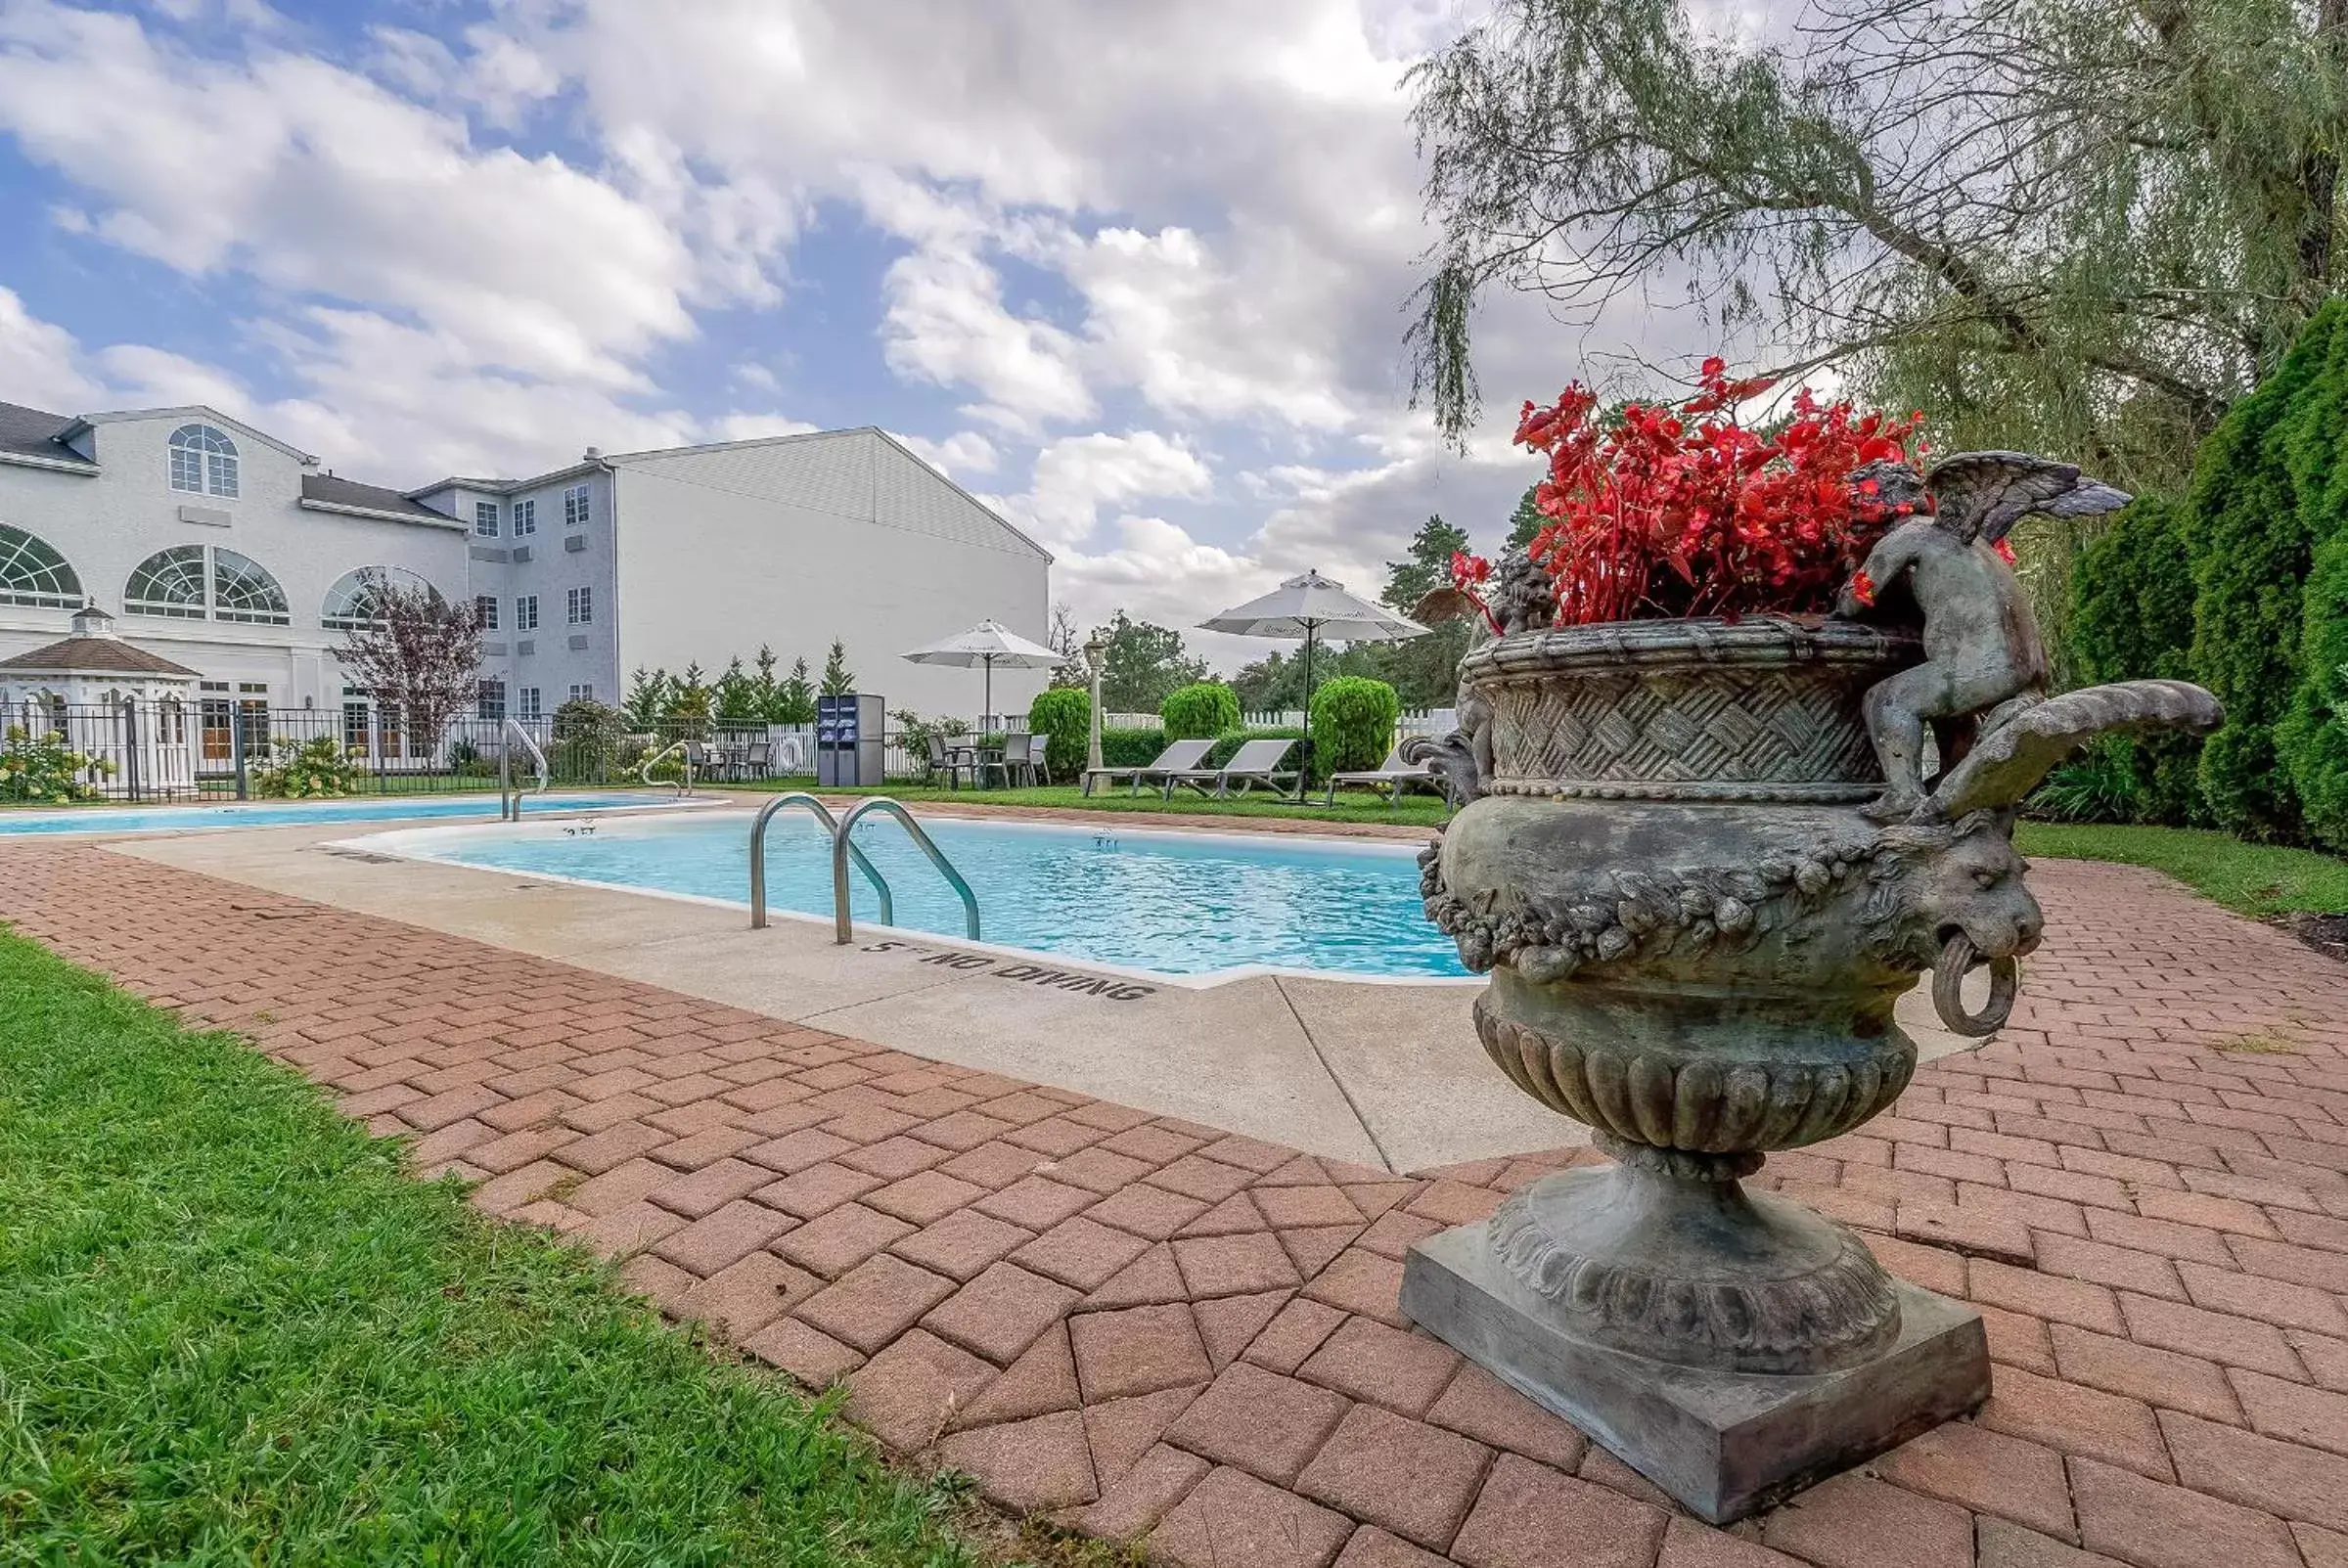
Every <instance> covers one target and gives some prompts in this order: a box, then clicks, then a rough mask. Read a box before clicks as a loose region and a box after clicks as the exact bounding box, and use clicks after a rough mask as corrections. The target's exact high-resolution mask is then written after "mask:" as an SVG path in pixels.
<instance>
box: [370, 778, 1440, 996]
mask: <svg viewBox="0 0 2348 1568" xmlns="http://www.w3.org/2000/svg"><path fill="white" fill-rule="evenodd" d="M749 822H750V819H749V814H748V813H746V812H739V811H736V812H684V813H677V814H673V815H671V814H666V813H663V814H661V815H659V816H656V817H635V818H628V819H610V818H608V819H605V820H603V821H602V822H600V823H598V824H597V825H596V827H595V829H594V831H593V832H591V833H582V832H580V831H578V828H579V826H580V825H577V824H563V823H551V822H539V823H525V824H522V825H520V826H519V827H516V826H512V825H502V824H501V825H498V826H496V827H489V828H429V829H405V830H400V831H394V832H389V833H379V834H374V835H371V836H370V837H367V838H365V839H360V840H353V841H352V842H354V843H361V844H364V845H365V846H366V847H367V848H369V849H374V850H380V851H384V852H386V853H390V854H396V855H404V856H409V857H413V858H417V859H424V860H435V861H443V862H448V863H453V864H457V865H464V866H477V867H487V868H491V869H494V870H499V871H509V872H521V873H527V874H535V875H542V876H559V877H564V878H567V879H570V880H575V881H581V882H590V883H594V884H597V885H601V886H607V887H621V888H631V889H637V890H642V891H652V892H658V893H664V894H668V895H671V896H680V897H687V898H696V899H705V900H713V901H717V902H722V903H726V904H731V905H736V906H746V905H747V903H748V896H749V895H748V889H749ZM922 826H923V827H924V828H926V829H927V830H928V832H929V835H930V837H932V838H933V839H935V840H936V841H937V846H938V848H939V849H941V850H943V851H944V852H945V854H946V857H947V858H948V859H949V860H951V861H953V863H954V864H955V866H956V867H958V868H959V869H960V870H961V872H962V874H963V875H964V876H965V877H967V878H968V879H969V880H970V883H971V889H972V890H973V891H974V892H975V893H976V894H977V895H978V909H979V913H980V915H981V916H982V918H983V922H984V923H983V930H982V935H983V936H984V938H985V940H986V942H987V943H989V944H996V945H1001V946H1007V947H1014V948H1020V949H1025V950H1027V951H1029V952H1037V953H1051V954H1056V955H1059V956H1061V957H1062V958H1067V959H1073V960H1079V961H1083V962H1086V963H1095V964H1100V965H1104V966H1107V967H1114V968H1122V969H1138V970H1147V971H1150V972H1151V973H1154V974H1161V975H1184V976H1207V975H1212V976H1216V977H1217V978H1228V977H1231V975H1232V972H1233V971H1240V972H1258V971H1262V970H1275V971H1305V972H1312V973H1325V974H1345V975H1355V976H1362V977H1383V978H1393V979H1413V980H1429V979H1448V978H1466V977H1467V974H1468V971H1467V970H1466V968H1464V967H1463V966H1462V965H1461V963H1460V960H1459V954H1458V953H1457V951H1456V950H1454V948H1453V947H1452V944H1451V940H1450V938H1448V937H1446V936H1444V935H1443V933H1442V932H1440V931H1438V930H1436V929H1435V928H1434V927H1433V926H1432V925H1430V924H1428V923H1427V920H1426V917H1425V915H1424V913H1423V912H1422V909H1421V907H1420V896H1419V865H1418V860H1417V856H1418V846H1417V845H1416V844H1410V843H1392V842H1371V841H1366V840H1359V839H1336V838H1305V837H1296V836H1290V835H1278V836H1276V835H1273V834H1268V833H1205V832H1175V831H1167V830H1165V829H1154V830H1153V829H1125V828H1121V827H1120V828H1113V829H1110V828H1091V827H1077V826H1071V825H1065V824H1058V823H1024V822H1021V823H1012V822H978V821H972V820H971V819H967V818H961V819H958V818H950V817H924V818H923V819H922ZM856 842H857V844H858V845H859V846H860V847H862V848H863V849H864V851H865V852H866V853H867V854H868V855H870V856H871V857H872V859H873V862H874V864H875V865H876V866H878V867H879V868H880V870H881V874H882V875H883V876H885V877H886V878H887V879H888V884H889V887H890V890H891V892H892V893H893V894H894V896H895V905H896V924H897V926H898V927H899V928H900V929H911V930H916V931H928V932H934V933H936V934H937V935H940V936H945V937H950V938H953V939H955V940H956V941H960V940H961V939H962V936H963V912H962V902H961V900H960V899H958V898H957V897H956V896H955V895H954V893H953V890H952V889H951V888H949V887H948V886H947V885H946V882H945V879H944V878H943V877H941V876H940V875H939V874H937V871H936V869H935V868H934V867H932V866H931V865H930V864H929V863H928V862H927V861H926V860H925V859H924V858H923V857H922V854H921V852H920V851H919V850H918V849H916V848H915V847H914V845H913V841H912V840H911V839H910V838H909V837H907V836H906V834H905V833H904V832H903V831H902V830H900V829H897V828H896V827H895V826H894V825H893V824H891V823H887V822H874V823H868V824H866V825H865V826H863V827H861V828H860V829H858V831H857V834H856ZM850 881H851V885H852V887H853V888H854V895H853V899H852V908H853V910H854V912H855V915H856V918H857V921H858V922H859V924H860V925H863V924H869V923H871V922H873V921H875V920H877V919H878V918H880V904H879V900H878V899H877V898H876V897H875V895H874V893H873V891H872V889H871V887H870V886H869V885H868V884H867V883H866V882H865V880H864V878H863V877H862V876H861V875H859V874H855V873H854V872H852V871H851V873H850ZM766 882H767V901H768V904H769V906H770V908H771V909H773V910H774V911H775V912H776V913H777V914H781V913H783V912H786V911H791V912H796V913H798V914H802V915H809V916H819V917H822V918H825V919H826V920H829V919H830V918H831V915H832V856H831V838H830V836H829V835H828V834H826V833H824V832H823V831H822V830H821V829H818V828H817V827H816V825H815V824H814V823H812V822H810V821H807V820H806V819H804V818H793V817H790V816H784V817H779V818H777V819H776V820H775V822H774V825H773V826H772V827H771V828H770V829H768V832H767V841H766Z"/></svg>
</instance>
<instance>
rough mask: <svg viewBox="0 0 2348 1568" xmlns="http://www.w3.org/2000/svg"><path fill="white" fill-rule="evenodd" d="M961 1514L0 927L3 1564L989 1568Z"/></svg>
mask: <svg viewBox="0 0 2348 1568" xmlns="http://www.w3.org/2000/svg"><path fill="white" fill-rule="evenodd" d="M960 1498H961V1493H960V1491H959V1489H958V1488H956V1487H955V1486H953V1485H952V1484H951V1483H945V1484H940V1485H938V1486H934V1487H929V1486H923V1485H921V1484H918V1483H917V1482H915V1481H913V1480H910V1479H907V1478H905V1477H902V1476H899V1475H896V1474H894V1473H892V1472H890V1471H889V1470H887V1469H885V1468H883V1467H882V1466H881V1464H880V1463H879V1462H878V1461H877V1460H876V1459H875V1458H874V1457H872V1456H871V1455H870V1452H869V1451H868V1449H867V1448H866V1447H865V1446H864V1445H863V1444H862V1443H861V1441H860V1440H857V1439H855V1438H853V1437H851V1436H849V1435H846V1434H844V1433H843V1432H841V1431H839V1430H838V1429H836V1428H835V1427H834V1426H832V1425H831V1424H829V1423H828V1422H827V1421H826V1420H825V1419H824V1418H823V1416H822V1414H821V1413H820V1411H818V1410H816V1409H815V1408H813V1407H811V1406H810V1405H809V1404H808V1403H807V1402H805V1401H803V1400H801V1399H799V1398H798V1397H796V1396H795V1395H794V1394H792V1393H790V1392H789V1391H788V1390H787V1387H786V1385H785V1384H784V1383H783V1382H782V1380H781V1379H780V1378H779V1377H776V1376H774V1375H771V1374H768V1373H765V1372H763V1371H758V1370H753V1369H751V1368H749V1367H747V1366H743V1365H741V1364H739V1363H734V1362H730V1361H721V1360H719V1359H717V1358H715V1357H712V1356H711V1355H710V1354H709V1353H707V1352H706V1351H705V1350H704V1349H703V1348H702V1347H701V1346H700V1345H698V1344H697V1343H695V1342H694V1341H693V1340H691V1339H689V1338H688V1337H687V1336H686V1335H685V1334H683V1333H681V1332H678V1331H676V1330H673V1329H670V1328H668V1327H665V1326H664V1325H663V1324H662V1323H661V1322H660V1321H659V1320H658V1318H657V1317H656V1316H655V1314H654V1313H653V1312H652V1311H651V1309H650V1308H648V1307H645V1306H644V1305H642V1304H641V1303H638V1302H636V1301H633V1300H630V1299H628V1298H625V1297H623V1296H622V1295H620V1294H619V1293H617V1292H615V1291H614V1290H613V1289H612V1288H611V1287H610V1283H609V1281H608V1278H607V1276H606V1272H605V1270H604V1269H603V1268H602V1267H601V1266H600V1265H598V1264H597V1263H596V1262H595V1261H594V1260H593V1259H592V1258H590V1257H589V1256H588V1255H587V1254H586V1253H585V1252H584V1251H582V1250H580V1249H576V1248H572V1247H568V1246H565V1245H563V1244H559V1243H557V1242H555V1241H553V1240H550V1239H548V1238H547V1237H546V1236H545V1235H544V1234H543V1233H541V1232H533V1231H525V1230H522V1229H520V1228H517V1227H510V1226H504V1225H500V1224H498V1223H496V1222H494V1221H491V1220H488V1219H485V1218H483V1217H481V1216H480V1215H478V1214H476V1213H475V1212H474V1211H473V1210H472V1209H471V1208H469V1207H468V1206H467V1204H466V1202H465V1199H464V1196H463V1191H462V1188H461V1187H459V1186H457V1185H456V1184H455V1183H454V1182H453V1181H449V1182H441V1183H434V1184H426V1183H421V1182H418V1181H415V1180H413V1179H411V1178H410V1177H408V1176H406V1175H404V1174H403V1167H402V1161H401V1155H400V1153H399V1150H398V1146H397V1145H395V1144H393V1143H390V1142H379V1141H376V1140H372V1139H370V1138H368V1137H367V1136H366V1134H365V1132H364V1131H363V1130H362V1129H360V1128H359V1127H357V1126H356V1125H355V1124H352V1123H349V1122H346V1121H344V1120H343V1119H342V1118H341V1117H339V1115H337V1114H336V1113H335V1111H334V1110H333V1109H332V1108H331V1107H330V1105H329V1103H328V1101H327V1100H326V1098H325V1097H324V1096H323V1095H322V1094H320V1093H319V1092H318V1091H317V1090H315V1089H314V1088H312V1087H310V1086H309V1085H308V1084H307V1083H306V1082H305V1081H304V1080H303V1079H301V1078H300V1077H299V1076H297V1075H296V1074H294V1073H293V1072H291V1071H289V1070H286V1069H284V1068H281V1067H279V1066H277V1065H275V1064H273V1063H271V1062H270V1061H268V1060H267V1059H266V1058H264V1057H262V1056H261V1055H260V1054H258V1053H255V1052H254V1051H252V1050H251V1049H250V1048H249V1047H248V1046H246V1045H244V1044H242V1043H240V1042H239V1041H237V1040H236V1039H234V1038H233V1037H230V1036H227V1035H220V1034H203V1035H199V1034H189V1033H184V1032H182V1031H181V1030H180V1029H179V1028H178V1027H177V1026H176V1025H175V1023H174V1022H173V1020H172V1019H171V1018H170V1017H168V1016H167V1015H165V1014H163V1013H161V1012H159V1011H157V1010H155V1009H153V1008H148V1007H146V1006H145V1005H144V1004H142V1003H140V1002H138V1001H136V1000H134V999H133V998H131V997H129V996H126V995H124V994H123V993H121V992H118V991H116V990H114V989H113V988H112V987H110V986H109V985H107V984H106V983H105V982H103V981H101V980H99V979H97V978H95V977H93V976H91V975H88V974H86V973H83V972H82V971H80V970H77V969H75V968H72V967H71V966H69V965H68V964H66V963H62V962H60V961H59V960H57V959H55V958H54V957H52V956H50V955H49V954H48V953H47V952H45V951H44V950H42V949H40V948H38V947H36V946H34V945H33V944H31V943H29V942H27V941H24V940H23V939H21V938H19V937H16V936H14V935H12V934H6V933H0V1561H5V1562H21V1563H68V1562H70V1563H88V1564H99V1563H153V1562H166V1561H167V1562H173V1563H198V1564H229V1563H238V1564H248V1565H249V1564H288V1565H294V1564H301V1565H308V1564H339V1563H386V1564H389V1563H399V1564H442V1565H448V1568H482V1565H505V1564H524V1563H583V1564H597V1565H610V1568H623V1565H636V1564H644V1565H654V1564H659V1565H669V1564H678V1565H685V1564H712V1565H715V1564H730V1563H756V1564H794V1565H804V1568H817V1565H823V1568H834V1565H850V1564H854V1565H884V1564H885V1565H899V1564H904V1565H914V1564H919V1565H924V1568H953V1565H966V1564H976V1563H979V1562H982V1561H996V1560H1000V1558H996V1557H986V1556H982V1555H980V1554H979V1553H978V1551H977V1550H976V1549H975V1548H973V1547H971V1546H969V1545H967V1544H964V1543H962V1542H960V1541H959V1540H958V1539H957V1535H956V1519H957V1517H958V1514H961V1512H962V1510H963V1509H964V1508H965V1506H966V1505H965V1504H964V1503H963V1502H962V1501H959V1500H960Z"/></svg>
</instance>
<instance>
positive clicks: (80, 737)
mask: <svg viewBox="0 0 2348 1568" xmlns="http://www.w3.org/2000/svg"><path fill="white" fill-rule="evenodd" d="M200 679H201V677H200V676H199V675H198V673H197V672H196V671H194V670H192V669H189V668H188V667H187V666H186V665H185V664H179V663H175V662H173V661H172V660H170V659H167V658H165V657H163V656H162V655H161V654H160V653H152V652H149V651H148V650H146V649H143V648H141V647H139V646H138V645H137V644H135V643H128V642H125V641H123V639H122V638H121V637H120V635H118V634H117V633H116V632H115V631H114V618H113V616H112V615H109V614H108V613H107V612H106V611H105V610H103V609H100V608H99V607H98V605H96V604H95V603H90V604H85V605H83V606H82V607H81V608H80V609H79V610H77V611H76V612H75V613H74V616H73V629H72V634H71V635H70V636H68V637H66V638H63V639H61V640H60V641H58V642H54V643H51V644H49V645H48V646H46V647H44V648H36V649H34V650H31V651H30V652H26V653H19V654H18V655H17V656H16V657H14V658H8V659H0V711H4V712H5V716H6V724H7V726H9V727H18V726H21V727H23V729H24V730H25V731H26V732H27V733H29V734H37V733H40V732H42V731H54V732H56V733H57V734H59V735H62V736H64V737H65V740H66V744H67V745H68V746H70V747H71V748H72V749H74V750H76V751H81V752H86V753H88V754H89V755H91V756H93V757H104V758H106V759H107V760H108V761H110V762H112V763H113V765H114V771H113V775H112V776H111V777H109V778H107V779H105V780H103V781H100V782H99V786H100V787H101V788H102V789H103V790H104V791H105V792H106V793H108V794H110V795H129V794H133V793H136V794H138V795H141V796H148V795H156V794H162V793H175V792H176V793H186V792H189V791H192V790H193V789H194V788H195V787H196V765H195V755H194V753H193V752H192V751H191V750H190V748H189V739H190V736H189V732H190V728H191V723H190V721H191V717H192V716H191V713H190V709H191V708H193V706H194V705H195V700H196V685H197V682H198V681H199V680H200Z"/></svg>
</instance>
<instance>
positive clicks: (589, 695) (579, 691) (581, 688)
mask: <svg viewBox="0 0 2348 1568" xmlns="http://www.w3.org/2000/svg"><path fill="white" fill-rule="evenodd" d="M570 700H572V701H573V702H592V701H594V700H595V686H594V684H593V683H592V682H588V681H573V682H572V683H571V686H570Z"/></svg>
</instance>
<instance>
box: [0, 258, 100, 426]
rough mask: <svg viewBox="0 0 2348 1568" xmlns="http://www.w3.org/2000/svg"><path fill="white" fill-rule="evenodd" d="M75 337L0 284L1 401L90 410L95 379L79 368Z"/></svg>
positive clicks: (75, 411) (67, 410)
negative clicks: (29, 309)
mask: <svg viewBox="0 0 2348 1568" xmlns="http://www.w3.org/2000/svg"><path fill="white" fill-rule="evenodd" d="M79 359H80V354H79V349H78V346H77V345H76V344H75V343H74V341H73V335H72V334H71V333H69V332H68V331H66V330H65V329H64V328H63V327H59V326H56V325H54V324H53V323H50V322H45V321H42V320H40V319H38V318H37V317H35V316H34V315H32V313H31V312H29V311H27V310H26V309H25V308H24V301H23V299H21V298H19V297H18V295H17V293H16V291H14V290H12V289H9V288H7V287H6V286H5V285H0V400H5V401H7V402H11V403H23V404H27V405H29V406H31V407H34V408H44V409H48V410H49V411H51V412H52V413H58V414H80V413H87V412H89V411H90V410H92V409H93V408H94V407H95V406H96V401H95V400H96V398H97V394H98V387H97V383H96V382H95V381H92V380H91V379H90V378H89V376H88V375H87V374H85V373H84V371H83V370H82V368H81V365H80V363H79Z"/></svg>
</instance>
